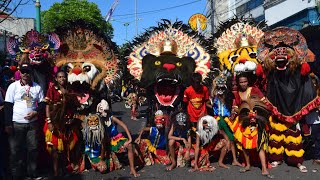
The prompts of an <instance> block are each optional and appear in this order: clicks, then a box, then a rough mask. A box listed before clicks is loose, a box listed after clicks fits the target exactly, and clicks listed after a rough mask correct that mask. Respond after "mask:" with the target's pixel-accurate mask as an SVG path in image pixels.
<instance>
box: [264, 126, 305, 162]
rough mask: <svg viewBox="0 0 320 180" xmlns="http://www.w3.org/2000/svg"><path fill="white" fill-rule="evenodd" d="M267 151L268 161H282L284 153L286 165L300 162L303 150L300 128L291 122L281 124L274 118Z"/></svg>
mask: <svg viewBox="0 0 320 180" xmlns="http://www.w3.org/2000/svg"><path fill="white" fill-rule="evenodd" d="M290 126H291V127H290ZM268 153H269V154H268V159H269V161H270V162H273V161H283V160H284V157H285V155H286V161H287V164H288V165H292V166H297V164H298V163H300V164H302V162H303V154H304V150H303V146H302V136H301V131H300V129H299V128H297V126H296V125H293V124H291V125H289V124H282V123H280V122H276V120H274V121H273V122H271V129H270V131H269V147H268Z"/></svg>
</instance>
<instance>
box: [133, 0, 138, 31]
mask: <svg viewBox="0 0 320 180" xmlns="http://www.w3.org/2000/svg"><path fill="white" fill-rule="evenodd" d="M137 1H138V0H134V4H135V19H136V36H138V2H137Z"/></svg>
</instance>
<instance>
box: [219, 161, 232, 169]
mask: <svg viewBox="0 0 320 180" xmlns="http://www.w3.org/2000/svg"><path fill="white" fill-rule="evenodd" d="M218 166H219V167H221V168H225V169H230V167H228V166H227V165H225V164H223V163H219V162H218Z"/></svg>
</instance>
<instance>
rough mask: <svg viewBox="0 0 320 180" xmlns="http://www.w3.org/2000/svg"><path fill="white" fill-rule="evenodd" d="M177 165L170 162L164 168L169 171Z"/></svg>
mask: <svg viewBox="0 0 320 180" xmlns="http://www.w3.org/2000/svg"><path fill="white" fill-rule="evenodd" d="M176 167H177V164H176V163H172V164H171V165H170V166H168V167H167V168H166V171H171V170H172V169H174V168H176Z"/></svg>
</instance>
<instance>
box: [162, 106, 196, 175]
mask: <svg viewBox="0 0 320 180" xmlns="http://www.w3.org/2000/svg"><path fill="white" fill-rule="evenodd" d="M172 117H173V118H172V120H171V121H172V122H173V123H172V125H171V128H170V131H169V134H168V139H169V153H170V160H171V165H170V166H168V167H167V168H166V170H167V171H170V170H172V169H174V168H175V167H177V166H178V167H184V166H185V164H186V161H189V160H190V148H191V137H190V123H189V118H188V115H187V114H186V113H183V112H178V113H175V114H173V116H172ZM176 149H178V157H177V160H176V153H175V150H176Z"/></svg>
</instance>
